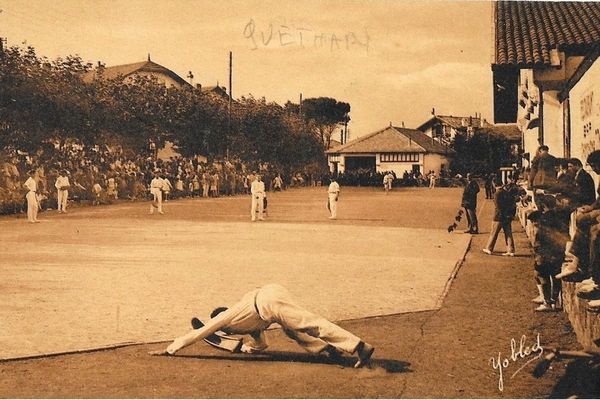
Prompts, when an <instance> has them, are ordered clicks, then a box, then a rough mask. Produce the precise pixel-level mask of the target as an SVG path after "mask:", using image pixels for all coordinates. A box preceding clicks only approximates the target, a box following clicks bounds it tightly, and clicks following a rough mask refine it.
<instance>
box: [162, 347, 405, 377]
mask: <svg viewBox="0 0 600 400" xmlns="http://www.w3.org/2000/svg"><path fill="white" fill-rule="evenodd" d="M168 357H180V358H193V359H198V360H227V361H241V362H299V363H308V364H328V365H337V366H340V367H344V368H345V367H348V368H353V367H354V363H356V358H353V357H342V359H341V360H332V359H330V358H329V357H326V356H322V355H313V354H302V353H293V352H285V351H271V352H268V353H262V354H254V355H202V356H200V355H188V354H184V355H174V356H168ZM368 368H370V369H374V368H383V369H384V370H385V371H386V372H388V373H394V374H395V373H403V372H412V370H411V369H410V363H409V362H407V361H401V360H390V359H375V358H374V359H372V360H371V363H370V365H369V366H368Z"/></svg>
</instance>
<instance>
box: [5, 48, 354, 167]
mask: <svg viewBox="0 0 600 400" xmlns="http://www.w3.org/2000/svg"><path fill="white" fill-rule="evenodd" d="M91 70H92V65H91V64H89V63H85V62H83V61H82V59H81V58H80V57H79V56H67V57H64V58H58V59H56V60H52V61H51V60H48V59H46V58H43V57H42V58H40V57H38V56H37V55H36V53H35V50H34V49H33V48H32V47H27V48H26V49H21V48H19V47H11V48H9V49H6V50H5V51H4V52H3V53H0V146H2V147H4V148H6V147H9V148H13V149H18V150H24V151H36V150H37V149H40V148H41V147H43V146H45V144H47V143H50V142H51V143H57V142H58V143H63V142H65V141H67V140H76V141H80V142H82V143H84V144H108V145H115V144H118V145H121V147H123V148H124V149H125V150H129V151H135V152H138V153H139V152H143V151H147V150H148V143H149V141H153V142H154V143H156V144H157V145H158V146H161V145H162V144H163V143H164V142H165V141H167V140H168V141H171V142H173V143H174V144H175V145H177V146H178V148H179V149H180V152H181V153H182V154H183V155H186V156H187V155H193V154H204V155H206V156H208V157H212V158H215V157H225V156H228V155H231V156H235V157H236V158H240V159H241V160H244V161H249V162H259V161H260V162H267V163H269V164H272V165H275V166H278V167H280V168H285V169H289V170H298V169H306V167H308V168H310V169H318V168H324V167H325V166H326V165H325V155H324V152H323V149H324V147H323V143H324V141H323V140H324V139H326V140H329V138H330V131H328V129H329V128H328V127H329V126H333V127H335V124H337V123H339V122H340V121H344V120H347V119H348V117H347V114H348V112H349V111H350V106H349V105H348V104H346V103H340V102H337V101H336V100H334V99H328V98H319V99H309V100H307V103H306V107H307V112H306V115H307V118H306V119H302V118H301V117H300V116H299V115H298V113H297V112H295V113H294V112H290V109H289V106H287V105H286V107H282V106H280V105H278V104H276V103H272V102H267V101H266V100H265V99H264V98H263V99H258V100H257V99H254V98H252V97H249V98H242V99H240V100H239V101H234V102H233V104H232V106H231V110H230V105H229V102H228V100H227V99H224V98H222V97H219V96H214V95H212V94H210V93H209V94H206V93H202V91H201V90H200V89H199V88H192V87H191V86H190V87H187V88H183V89H176V88H172V87H171V88H167V87H166V86H165V85H163V84H161V83H160V82H158V81H157V80H156V79H155V78H153V77H148V76H134V77H127V79H125V78H124V77H122V76H120V77H116V78H114V79H95V80H93V81H92V83H84V81H83V80H82V74H84V73H85V72H88V71H91ZM102 71H103V66H102V65H99V66H98V68H97V69H96V70H95V72H96V73H97V74H98V75H101V74H102ZM288 103H289V102H288ZM289 104H291V103H289ZM315 132H320V133H319V134H315ZM328 132H329V133H328ZM328 135H329V136H328Z"/></svg>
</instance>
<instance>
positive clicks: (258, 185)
mask: <svg viewBox="0 0 600 400" xmlns="http://www.w3.org/2000/svg"><path fill="white" fill-rule="evenodd" d="M250 193H252V194H255V195H258V194H265V183H264V182H262V181H257V180H255V181H254V182H252V186H251V187H250Z"/></svg>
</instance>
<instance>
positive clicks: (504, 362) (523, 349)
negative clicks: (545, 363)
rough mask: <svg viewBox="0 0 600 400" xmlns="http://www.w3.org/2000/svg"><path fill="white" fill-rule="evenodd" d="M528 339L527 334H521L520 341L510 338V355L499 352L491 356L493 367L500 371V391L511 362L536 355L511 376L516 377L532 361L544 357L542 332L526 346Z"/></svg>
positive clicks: (502, 388)
mask: <svg viewBox="0 0 600 400" xmlns="http://www.w3.org/2000/svg"><path fill="white" fill-rule="evenodd" d="M526 340H527V338H526V336H525V335H523V336H521V339H520V340H519V343H517V341H516V340H515V339H511V340H510V356H509V357H504V358H503V357H502V353H501V352H498V357H492V358H490V363H491V364H492V368H493V369H495V370H497V371H498V389H499V390H500V391H503V390H504V371H505V370H506V369H507V368H508V367H509V366H510V365H511V363H514V362H516V361H517V360H519V359H523V358H527V357H529V356H531V355H535V357H533V358H531V359H529V360H528V361H527V362H526V363H525V364H523V365H521V367H520V368H519V369H517V370H516V371H515V372H514V373H513V374H512V376H511V378H512V377H514V376H515V375H516V374H517V373H518V372H519V371H521V370H522V369H523V367H525V366H526V365H527V364H529V363H530V362H532V361H534V360H537V359H539V358H540V357H542V354H543V353H544V348H543V347H542V345H541V344H540V334H539V333H538V334H537V339H536V341H535V343H533V344H532V345H530V346H525V341H526Z"/></svg>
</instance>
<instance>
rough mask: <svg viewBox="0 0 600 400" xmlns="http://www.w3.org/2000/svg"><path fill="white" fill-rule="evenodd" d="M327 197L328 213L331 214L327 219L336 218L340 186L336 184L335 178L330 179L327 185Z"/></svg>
mask: <svg viewBox="0 0 600 400" xmlns="http://www.w3.org/2000/svg"><path fill="white" fill-rule="evenodd" d="M327 192H328V195H329V203H328V204H329V211H330V212H331V216H330V217H329V219H336V218H337V202H338V197H339V195H340V185H339V184H338V183H337V182H336V180H335V178H331V183H330V184H329V188H328V189H327Z"/></svg>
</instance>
